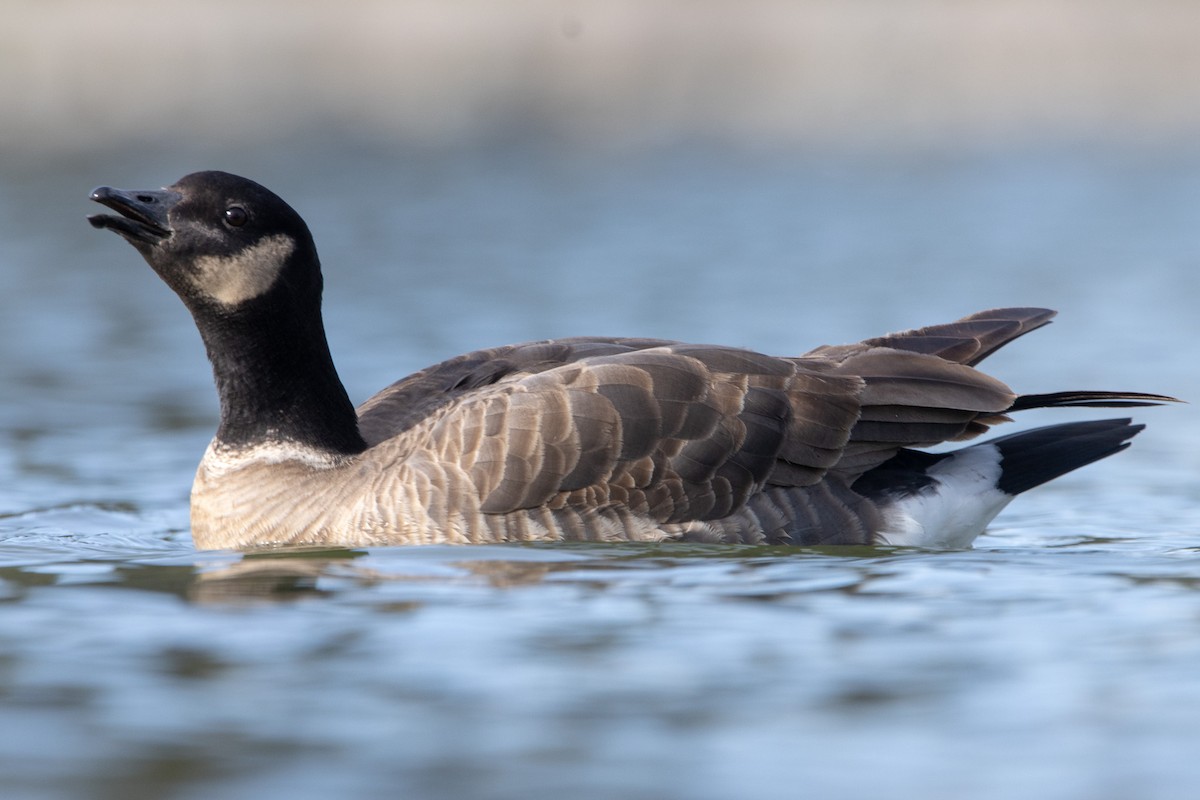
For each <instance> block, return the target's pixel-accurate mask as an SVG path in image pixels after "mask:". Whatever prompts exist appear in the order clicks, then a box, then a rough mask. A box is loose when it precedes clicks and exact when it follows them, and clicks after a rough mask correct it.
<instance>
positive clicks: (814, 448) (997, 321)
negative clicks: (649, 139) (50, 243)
mask: <svg viewBox="0 0 1200 800" xmlns="http://www.w3.org/2000/svg"><path fill="white" fill-rule="evenodd" d="M90 199H91V200H93V201H95V202H97V203H99V204H101V205H103V206H105V207H107V208H108V209H110V210H112V211H114V212H116V213H115V214H95V215H91V216H89V217H88V220H89V222H90V223H91V225H92V226H94V227H95V228H98V229H108V230H111V231H113V232H114V233H117V234H119V235H120V236H121V237H123V238H124V239H125V240H126V241H127V242H129V244H131V245H133V247H134V248H135V249H136V250H137V251H138V252H139V253H140V254H141V255H142V257H143V258H144V259H145V260H146V261H147V262H148V263H149V264H150V266H151V268H153V270H154V271H155V272H156V273H157V274H158V276H159V277H160V278H161V279H162V280H163V281H165V282H166V284H167V285H168V286H169V287H170V288H171V289H173V290H174V291H175V293H176V294H177V295H178V296H179V297H180V299H182V301H183V303H184V305H185V306H186V307H187V309H188V310H189V311H190V312H191V315H192V317H193V319H194V321H195V324H196V326H197V328H198V329H199V332H200V335H201V338H202V339H203V342H204V345H205V349H206V351H207V354H208V358H209V360H210V362H211V364H212V369H213V375H214V378H215V383H216V388H217V393H218V396H219V399H220V423H219V426H218V428H217V432H216V435H215V437H214V438H213V440H212V442H211V443H210V445H209V446H208V448H207V450H206V451H205V453H204V456H203V459H202V460H201V462H200V465H199V468H198V470H197V472H196V476H195V481H194V484H193V487H192V493H191V529H192V536H193V539H194V543H195V546H196V547H197V548H200V549H243V550H245V549H253V548H262V547H282V546H344V547H364V546H383V545H410V544H435V543H436V544H468V543H499V542H531V541H541V542H545V541H567V540H575V541H579V540H582V541H690V542H708V543H744V544H791V545H800V546H810V545H844V544H856V545H897V546H914V547H925V548H965V547H969V546H970V545H971V543H972V542H973V541H974V540H975V538H976V537H977V536H978V535H979V534H980V533H981V532H982V531H983V530H984V528H985V527H986V526H987V525H988V523H989V522H991V520H992V519H993V517H995V515H996V514H997V513H998V512H999V511H1000V510H1001V509H1002V508H1003V507H1004V506H1005V505H1007V504H1008V502H1009V501H1010V500H1012V499H1013V497H1015V496H1016V495H1018V494H1020V493H1022V492H1024V491H1026V490H1028V489H1032V488H1033V487H1035V486H1039V485H1041V484H1043V483H1045V482H1047V481H1049V480H1051V479H1053V478H1056V477H1058V476H1060V475H1063V474H1065V473H1067V472H1070V471H1071V470H1074V469H1076V468H1078V467H1082V466H1084V465H1086V464H1090V463H1092V462H1094V461H1097V460H1099V459H1102V458H1105V457H1106V456H1110V455H1112V454H1114V453H1117V452H1119V451H1121V450H1123V449H1125V448H1126V447H1128V446H1129V443H1130V439H1132V437H1133V436H1135V435H1136V434H1137V433H1138V432H1139V431H1141V430H1142V428H1143V426H1142V425H1140V424H1133V423H1132V422H1131V420H1130V419H1128V418H1120V419H1104V420H1096V421H1084V422H1064V423H1061V424H1057V425H1051V426H1048V427H1042V428H1037V429H1034V430H1029V431H1025V432H1020V433H1015V434H1011V435H1008V436H1003V437H1000V438H993V439H991V440H988V441H983V442H981V443H974V444H970V445H966V446H964V447H961V448H959V449H956V450H949V451H946V452H929V451H928V450H926V449H921V448H928V447H930V446H933V445H938V444H941V443H944V442H955V441H960V440H966V439H970V438H973V437H975V436H977V435H979V434H981V433H983V432H985V431H987V430H988V429H989V428H990V427H991V426H992V425H994V424H996V423H1000V422H1005V421H1008V420H1009V415H1010V414H1011V413H1013V412H1017V411H1022V410H1025V409H1032V408H1049V407H1072V406H1142V405H1156V404H1159V403H1163V402H1168V401H1171V400H1172V399H1173V398H1170V397H1165V396H1162V395H1155V394H1147V393H1140V392H1108V391H1064V392H1054V393H1050V394H1016V393H1015V392H1013V391H1012V390H1010V389H1009V388H1008V387H1007V386H1006V385H1005V384H1004V383H1002V382H1000V381H999V380H997V379H995V378H993V377H990V376H988V375H986V374H984V373H983V372H981V371H979V370H977V369H976V368H975V367H976V365H977V364H978V363H979V362H980V361H981V360H982V359H984V358H985V357H987V356H988V355H990V354H992V353H994V352H995V351H996V350H997V349H999V348H1000V347H1002V346H1004V345H1006V344H1008V343H1009V342H1011V341H1013V340H1014V339H1016V338H1018V337H1020V336H1023V335H1024V334H1026V333H1028V332H1030V331H1032V330H1035V329H1037V328H1040V327H1042V326H1043V325H1046V324H1047V323H1048V322H1050V319H1051V317H1053V316H1054V315H1055V312H1054V311H1052V310H1049V309H1043V308H1001V309H994V310H990V311H982V312H979V313H975V314H971V315H970V316H966V317H963V318H962V319H959V320H957V321H955V322H950V323H947V324H939V325H932V326H928V327H923V328H917V329H913V330H907V331H903V332H900V333H893V334H890V335H886V336H880V337H876V338H871V339H866V340H864V341H862V342H859V343H857V344H850V345H838V346H828V345H826V346H821V347H818V348H816V349H815V350H812V351H810V352H808V353H806V354H804V355H802V356H796V357H772V356H768V355H763V354H761V353H757V352H752V351H750V350H745V349H739V348H735V347H724V346H716V345H700V344H687V343H682V342H675V341H667V340H660V339H645V338H606V337H596V338H593V337H577V338H567V339H547V340H543V341H534V342H527V343H524V344H515V345H508V346H502V347H494V348H491V349H485V350H479V351H477V352H473V353H467V354H465V355H460V356H458V357H456V358H451V359H449V360H448V361H443V362H442V363H440V364H435V365H433V366H431V367H428V368H427V369H423V370H421V371H419V372H417V373H415V374H413V375H410V376H408V377H406V378H403V379H402V380H400V381H397V382H396V383H393V384H392V385H391V386H388V387H387V388H385V389H383V390H382V391H380V392H379V393H377V394H375V395H374V396H373V397H371V398H369V399H368V400H367V401H366V402H364V403H363V404H362V405H360V406H358V408H357V409H356V408H355V407H354V406H353V404H352V403H351V401H350V399H349V397H348V395H347V393H346V390H345V389H344V388H343V386H342V382H341V380H340V379H339V377H338V373H337V371H336V369H335V368H334V363H333V359H332V357H331V355H330V351H329V346H328V344H327V342H326V337H325V329H324V323H323V321H322V317H321V291H322V280H323V279H322V273H321V268H320V262H319V260H318V258H317V251H316V247H315V245H314V243H313V238H312V235H311V234H310V233H309V230H308V227H307V225H306V224H305V222H304V220H303V219H302V218H301V217H300V215H299V214H298V213H297V212H296V211H294V210H293V209H292V208H291V207H290V206H289V205H288V204H287V203H285V202H284V201H283V200H282V199H280V198H279V197H278V196H276V195H275V194H274V193H272V192H271V191H269V190H268V189H266V188H265V187H263V186H261V185H259V184H257V183H255V182H253V181H251V180H249V179H246V178H242V177H239V176H236V175H232V174H229V173H225V172H216V171H208V172H197V173H193V174H190V175H187V176H185V177H184V178H182V179H181V180H179V181H178V182H177V183H175V184H173V185H171V186H169V187H166V188H164V189H161V190H151V191H131V190H121V189H115V188H111V187H107V186H105V187H100V188H97V189H95V190H94V191H93V192H92V193H91V197H90Z"/></svg>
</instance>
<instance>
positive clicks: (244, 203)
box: [88, 171, 320, 311]
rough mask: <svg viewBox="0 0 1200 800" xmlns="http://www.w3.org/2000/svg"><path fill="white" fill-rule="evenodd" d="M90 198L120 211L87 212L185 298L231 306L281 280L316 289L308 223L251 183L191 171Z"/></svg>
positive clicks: (197, 304) (200, 304)
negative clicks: (152, 187)
mask: <svg viewBox="0 0 1200 800" xmlns="http://www.w3.org/2000/svg"><path fill="white" fill-rule="evenodd" d="M91 199H92V200H95V201H96V202H97V203H100V204H101V205H105V206H108V207H109V208H111V209H112V210H114V211H116V212H117V214H119V215H120V216H116V215H112V214H96V215H94V216H90V217H88V221H89V222H90V223H91V224H92V226H93V227H95V228H107V229H109V230H111V231H114V232H115V233H117V234H120V235H121V236H122V237H124V239H125V240H126V241H128V242H129V243H130V244H132V245H133V246H134V247H135V248H136V249H137V251H138V252H139V253H141V254H142V256H143V257H144V258H145V259H146V261H147V262H149V264H150V266H151V267H153V268H154V271H155V272H157V273H158V274H159V276H160V277H161V278H162V279H163V280H164V281H166V283H167V285H169V286H170V287H171V288H172V289H174V290H175V292H176V293H177V294H178V295H179V296H180V297H181V298H183V300H184V302H185V303H187V305H188V306H189V307H190V308H192V310H193V311H197V310H200V309H204V308H214V307H215V308H218V309H223V310H234V309H237V308H240V307H242V306H244V305H246V304H248V303H250V302H251V301H253V300H255V299H256V298H259V297H261V296H264V295H266V294H268V293H270V292H272V290H274V289H276V288H278V287H279V286H281V285H286V284H291V285H294V286H296V288H302V289H303V290H307V291H304V292H302V293H306V294H307V293H308V292H311V291H312V288H313V286H312V284H313V283H314V282H315V287H316V292H317V295H318V296H319V294H320V271H319V270H320V268H319V264H318V261H317V255H316V249H315V247H314V246H313V241H312V235H311V234H310V233H309V231H308V226H307V225H305V224H304V220H303V219H301V218H300V215H299V214H297V213H296V212H295V211H294V210H293V209H292V208H291V206H289V205H288V204H287V203H285V202H284V201H283V200H281V199H280V198H279V197H278V196H276V195H275V194H274V193H273V192H271V191H270V190H268V189H266V188H264V187H263V186H260V185H259V184H257V183H255V182H254V181H251V180H248V179H246V178H241V177H238V176H237V175H231V174H229V173H227V172H215V171H213V172H194V173H192V174H191V175H188V176H186V177H184V178H182V179H180V180H179V182H177V183H175V184H174V185H173V186H168V187H167V188H166V189H162V190H156V191H127V190H122V189H113V188H110V187H107V186H102V187H100V188H98V189H96V190H95V191H93V192H92V194H91Z"/></svg>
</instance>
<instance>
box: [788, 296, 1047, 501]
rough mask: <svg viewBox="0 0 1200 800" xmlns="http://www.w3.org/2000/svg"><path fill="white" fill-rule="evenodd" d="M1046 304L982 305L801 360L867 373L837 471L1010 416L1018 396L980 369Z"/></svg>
mask: <svg viewBox="0 0 1200 800" xmlns="http://www.w3.org/2000/svg"><path fill="white" fill-rule="evenodd" d="M1054 314H1055V312H1053V311H1051V310H1049V309H1043V308H1002V309H991V310H989V311H981V312H978V313H975V314H972V315H970V316H968V317H964V318H962V319H960V320H957V321H955V322H950V323H947V324H943V325H930V326H927V327H924V328H916V329H914V330H909V331H902V332H900V333H893V334H889V335H887V336H879V337H875V338H872V339H867V340H864V341H862V342H859V343H856V344H850V345H838V346H824V347H819V348H817V349H816V350H813V351H811V352H810V353H808V354H807V355H806V356H804V357H803V358H802V359H801V361H808V360H809V359H816V360H817V361H818V362H824V363H825V364H826V365H827V368H828V369H829V370H830V371H831V372H833V373H834V374H850V375H857V376H859V377H861V378H862V379H863V380H864V381H865V383H866V388H865V389H864V391H863V396H862V411H861V414H860V418H859V421H858V423H857V424H856V425H855V426H854V429H853V430H852V431H851V434H850V442H849V443H848V444H847V446H846V448H845V449H844V451H843V453H842V458H841V460H840V461H839V463H838V466H837V471H838V472H839V473H840V474H842V475H844V476H847V477H849V478H851V479H853V478H854V477H856V476H858V475H861V474H862V473H863V472H866V471H867V470H870V469H872V468H873V467H876V466H878V465H879V464H882V463H883V462H884V461H886V460H888V459H889V458H891V457H892V456H893V455H895V454H896V452H897V451H898V450H900V449H901V448H903V447H925V446H929V445H933V444H938V443H941V442H946V441H957V440H961V439H967V438H971V437H974V436H977V435H979V434H980V433H982V432H983V431H985V430H987V427H988V426H989V425H991V424H995V423H997V422H1003V421H1006V420H1007V417H1006V416H1004V412H1005V411H1007V410H1008V409H1009V408H1010V407H1011V406H1012V404H1013V402H1014V400H1016V397H1017V395H1016V394H1015V393H1014V392H1013V391H1012V390H1011V389H1009V388H1008V387H1007V386H1006V385H1005V384H1003V383H1001V382H1000V381H998V380H996V379H995V378H992V377H990V376H988V375H985V374H984V373H982V372H979V371H977V370H975V369H973V366H974V365H975V364H977V363H979V362H980V361H981V360H982V359H983V358H985V357H986V356H988V355H990V354H992V353H994V352H996V351H997V350H998V349H1000V348H1001V347H1003V346H1004V345H1006V344H1008V343H1009V342H1011V341H1013V340H1014V339H1016V338H1018V337H1020V336H1023V335H1025V334H1026V333H1028V332H1030V331H1032V330H1036V329H1037V328H1040V327H1042V326H1043V325H1046V324H1048V323H1049V322H1050V319H1051V318H1052V317H1053V316H1054Z"/></svg>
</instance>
